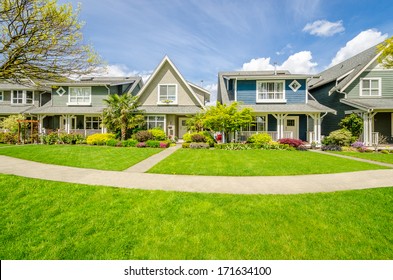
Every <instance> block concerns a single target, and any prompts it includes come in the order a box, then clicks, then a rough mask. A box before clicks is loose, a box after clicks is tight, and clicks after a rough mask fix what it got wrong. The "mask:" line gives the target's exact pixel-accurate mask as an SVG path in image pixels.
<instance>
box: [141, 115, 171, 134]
mask: <svg viewBox="0 0 393 280" xmlns="http://www.w3.org/2000/svg"><path fill="white" fill-rule="evenodd" d="M158 117H163V118H164V124H163V127H162V129H163V130H164V131H166V117H165V115H147V116H145V122H146V128H147V129H152V128H155V127H159V126H157V123H158V121H157V118H158ZM150 118H154V120H149V119H150ZM149 122H154V123H155V126H153V127H150V126H149ZM160 122H161V121H160Z"/></svg>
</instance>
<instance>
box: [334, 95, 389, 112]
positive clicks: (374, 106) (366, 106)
mask: <svg viewBox="0 0 393 280" xmlns="http://www.w3.org/2000/svg"><path fill="white" fill-rule="evenodd" d="M340 101H341V102H342V103H344V104H346V105H349V106H352V107H355V108H357V109H360V110H365V111H366V110H393V98H354V99H341V100H340Z"/></svg>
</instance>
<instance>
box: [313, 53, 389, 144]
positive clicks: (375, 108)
mask: <svg viewBox="0 0 393 280" xmlns="http://www.w3.org/2000/svg"><path fill="white" fill-rule="evenodd" d="M379 55H380V53H378V51H377V48H376V47H372V48H369V49H367V50H365V51H363V52H361V53H359V54H357V55H355V56H353V57H352V58H349V59H347V60H345V61H343V62H341V63H339V64H337V65H335V66H333V67H331V68H329V69H326V70H325V71H323V72H321V73H320V74H319V75H320V77H319V78H316V79H313V80H311V81H310V83H309V91H310V93H311V94H312V96H314V98H315V99H317V100H318V101H319V102H320V103H321V104H323V105H325V106H328V107H331V108H333V109H335V110H336V111H337V115H335V116H333V115H328V116H326V118H325V120H324V122H323V124H322V134H324V135H328V134H329V133H330V132H331V131H333V130H336V129H338V128H339V127H338V124H339V122H340V120H341V119H342V118H344V117H345V116H346V115H347V114H351V113H356V114H358V115H359V116H361V117H362V118H363V126H364V129H363V135H362V137H361V139H360V140H361V141H362V142H364V143H365V145H373V144H374V143H377V142H378V141H379V140H380V139H381V137H382V136H384V137H386V138H387V140H388V142H390V143H392V142H393V69H385V68H383V67H382V66H381V65H380V64H379V63H378V61H377V58H378V57H379Z"/></svg>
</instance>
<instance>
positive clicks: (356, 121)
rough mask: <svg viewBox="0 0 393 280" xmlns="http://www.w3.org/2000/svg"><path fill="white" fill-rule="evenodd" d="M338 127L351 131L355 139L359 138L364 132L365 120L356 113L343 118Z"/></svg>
mask: <svg viewBox="0 0 393 280" xmlns="http://www.w3.org/2000/svg"><path fill="white" fill-rule="evenodd" d="M338 125H339V126H340V127H342V128H344V129H346V130H348V131H350V132H351V134H352V135H353V136H355V138H358V137H359V136H360V135H361V134H362V131H363V119H362V118H361V117H359V116H358V115H356V114H354V113H352V114H350V115H348V116H346V117H345V118H343V119H342V120H341V122H340V123H339V124H338Z"/></svg>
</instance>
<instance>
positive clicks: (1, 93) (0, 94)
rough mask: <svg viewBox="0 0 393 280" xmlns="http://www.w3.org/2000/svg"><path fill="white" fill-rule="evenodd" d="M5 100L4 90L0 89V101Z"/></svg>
mask: <svg viewBox="0 0 393 280" xmlns="http://www.w3.org/2000/svg"><path fill="white" fill-rule="evenodd" d="M3 101H4V92H3V91H0V102H3Z"/></svg>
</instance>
